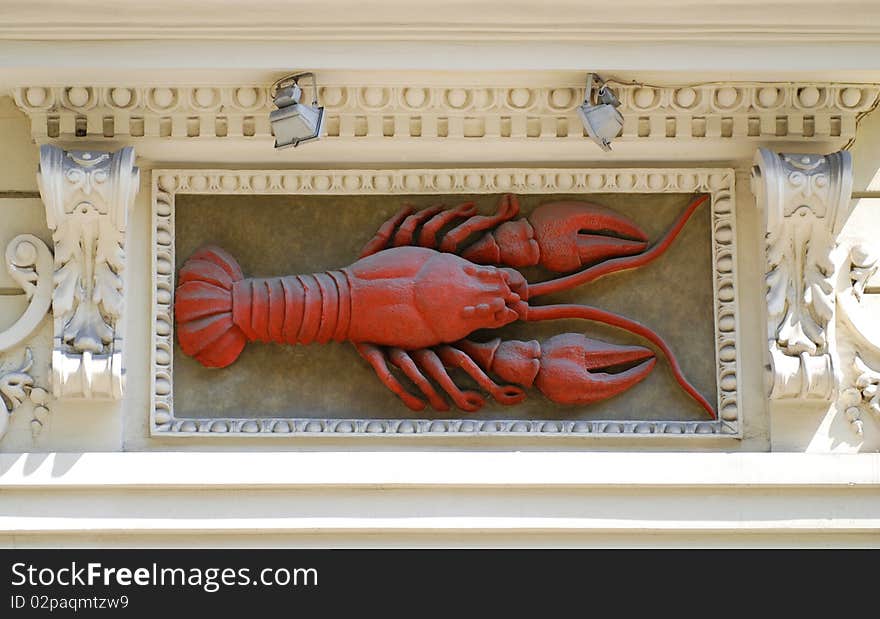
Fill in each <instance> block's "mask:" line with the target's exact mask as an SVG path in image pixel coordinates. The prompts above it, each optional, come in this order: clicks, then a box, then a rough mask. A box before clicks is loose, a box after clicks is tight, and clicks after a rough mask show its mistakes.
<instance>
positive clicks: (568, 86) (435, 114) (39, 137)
mask: <svg viewBox="0 0 880 619" xmlns="http://www.w3.org/2000/svg"><path fill="white" fill-rule="evenodd" d="M320 77H321V76H319V78H320ZM334 79H335V81H334ZM609 83H610V85H611V87H612V88H613V89H614V91H615V92H616V93H617V94H618V97H619V99H620V101H621V106H620V108H619V109H620V111H621V113H622V114H623V117H624V125H623V130H622V133H621V135H620V136H619V137H618V138H617V140H616V142H617V143H627V142H636V143H641V142H649V143H650V142H653V143H657V144H666V143H669V140H670V138H675V139H678V140H697V141H699V142H706V141H710V142H711V141H718V142H720V143H728V142H732V141H736V140H746V141H747V142H752V143H754V142H761V143H767V142H768V141H771V142H772V141H788V142H791V141H797V140H801V139H811V140H813V141H824V142H830V143H834V144H838V146H837V147H838V148H839V147H840V146H842V145H843V144H844V143H846V142H847V141H848V140H850V139H852V138H853V137H854V136H855V129H856V120H857V118H858V116H859V115H860V114H862V113H864V112H866V111H868V110H870V109H872V108H873V107H874V106H875V105H876V104H877V101H878V96H880V87H878V86H877V85H873V84H843V83H827V82H802V83H797V82H776V83H769V82H716V83H707V84H697V85H691V86H646V85H639V84H621V83H613V82H609ZM306 95H307V96H308V97H310V96H311V94H310V93H306ZM319 95H320V103H321V105H323V106H325V113H326V123H325V132H326V136H325V139H326V140H329V141H340V140H345V141H358V140H363V139H371V138H372V139H387V138H394V139H396V140H408V141H415V142H423V141H432V140H450V139H451V140H455V139H477V138H479V139H480V140H481V141H482V142H484V141H486V140H499V141H505V140H507V141H509V140H527V139H534V140H540V141H549V142H552V143H559V142H563V143H564V142H571V141H572V140H585V139H588V138H587V136H586V133H585V131H584V128H583V126H582V124H581V122H580V120H579V118H578V115H577V112H576V110H577V107H578V105H580V103H581V102H582V101H583V97H584V87H583V84H577V83H568V82H566V83H559V84H552V85H541V84H538V85H535V84H534V83H531V84H529V83H524V84H519V85H517V84H512V85H510V86H497V85H488V84H487V85H485V86H480V85H477V86H474V85H461V86H450V85H436V84H434V85H432V84H430V83H412V84H406V85H383V84H381V83H380V84H352V83H350V82H347V81H345V80H342V79H340V78H338V77H337V78H334V76H333V75H332V74H329V75H327V76H325V78H324V80H323V86H322V87H321V88H320V91H319ZM13 96H14V98H15V101H16V104H17V105H18V107H19V108H20V109H21V110H22V111H24V112H25V113H26V114H27V115H28V116H29V118H30V121H31V131H32V135H33V137H34V139H35V140H36V141H37V143H40V144H44V143H50V142H53V141H56V140H59V141H69V140H76V139H87V140H89V141H90V142H94V141H99V142H100V141H102V140H115V141H117V142H118V141H119V140H126V141H129V143H132V144H138V143H143V142H149V141H150V140H153V139H159V138H161V139H162V140H164V141H165V144H166V148H167V141H168V140H172V141H182V142H194V141H205V140H212V141H213V140H225V141H229V140H231V139H233V140H234V139H238V140H257V141H259V140H264V141H270V139H271V138H270V136H271V127H270V125H269V119H268V115H269V112H270V110H272V109H273V108H274V106H273V104H272V99H271V96H270V93H269V88H268V84H259V85H254V84H241V85H237V86H221V87H218V86H213V85H203V84H193V85H191V86H176V85H175V86H172V85H169V86H161V85H160V86H149V87H144V86H138V85H133V84H119V85H118V86H97V85H89V84H71V85H68V86H48V85H45V86H44V85H30V86H22V87H18V88H14V89H13ZM267 152H268V151H267Z"/></svg>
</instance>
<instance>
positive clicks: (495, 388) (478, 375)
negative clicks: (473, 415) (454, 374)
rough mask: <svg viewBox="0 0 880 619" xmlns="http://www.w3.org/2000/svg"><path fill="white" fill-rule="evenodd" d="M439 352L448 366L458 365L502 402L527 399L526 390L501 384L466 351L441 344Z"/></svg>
mask: <svg viewBox="0 0 880 619" xmlns="http://www.w3.org/2000/svg"><path fill="white" fill-rule="evenodd" d="M437 354H438V355H439V356H440V359H441V360H442V361H443V363H444V365H446V366H447V367H458V368H461V369H462V370H464V371H465V372H466V373H467V374H468V376H470V377H471V378H473V379H474V380H475V381H476V382H477V384H478V385H479V386H480V387H482V388H483V389H485V390H486V391H487V392H488V393H489V395H491V396H492V397H493V398H495V401H496V402H499V403H501V404H507V405H510V404H519V403H520V402H522V401H523V400H525V399H526V392H525V391H523V390H522V389H520V388H519V387H517V386H516V385H499V384H497V383H496V382H495V381H493V380H492V379H491V378H489V376H488V375H487V374H486V373H485V372H484V371H483V370H482V369H481V368H480V366H478V365H477V364H476V363H474V360H473V359H471V358H470V357H468V356H467V355H466V354H465V353H463V352H462V351H460V350H459V349H457V348H454V347H452V346H441V347H439V348H438V349H437Z"/></svg>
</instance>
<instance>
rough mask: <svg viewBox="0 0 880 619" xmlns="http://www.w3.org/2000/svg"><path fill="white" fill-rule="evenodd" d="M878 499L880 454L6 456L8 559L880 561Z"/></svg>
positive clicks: (0, 502) (0, 512)
mask: <svg viewBox="0 0 880 619" xmlns="http://www.w3.org/2000/svg"><path fill="white" fill-rule="evenodd" d="M878 487H880V455H877V454H864V455H807V454H719V453H706V454H703V453H700V454H697V453H687V454H645V453H641V454H639V453H627V454H623V453H472V452H469V453H464V452H447V453H416V452H396V453H351V452H338V453H329V452H321V453H230V452H227V453H222V452H215V453H179V452H176V453H88V454H48V455H43V454H7V455H3V456H0V546H3V545H12V546H16V547H18V546H30V545H40V544H46V543H49V542H51V543H52V544H56V545H65V544H72V545H79V544H81V543H83V540H86V541H88V540H93V541H94V540H101V544H102V545H112V544H123V545H125V544H126V543H129V545H130V542H126V541H125V540H132V539H136V540H139V541H138V542H137V543H138V544H142V543H144V540H149V543H151V544H159V545H175V544H180V543H181V541H180V540H186V542H185V543H192V542H193V541H194V540H201V541H202V542H204V541H205V540H209V543H210V544H212V545H222V544H224V543H227V542H229V540H234V539H238V540H243V539H246V538H247V539H253V540H262V539H268V538H267V537H266V536H270V537H272V536H274V537H272V539H273V540H276V542H277V543H278V544H280V545H285V544H293V545H298V544H303V543H305V544H308V543H311V542H309V540H314V539H319V538H320V539H321V540H323V541H322V542H321V543H322V544H324V545H330V546H333V545H341V546H351V545H352V544H353V543H365V542H369V540H374V543H377V544H378V543H379V542H375V540H380V539H381V540H386V541H387V542H388V543H391V542H394V543H395V544H398V545H400V544H403V545H406V544H407V543H411V544H418V543H417V542H407V541H406V540H407V539H409V540H414V539H421V540H427V539H431V540H434V543H443V544H445V545H461V544H469V545H474V544H477V545H479V544H483V543H488V541H487V540H489V539H490V538H492V539H496V538H498V536H507V537H504V539H505V540H507V541H506V542H505V543H506V544H508V545H518V544H519V543H525V542H528V541H529V540H531V541H532V543H534V541H535V540H536V539H538V537H536V536H540V539H542V540H544V542H543V543H546V544H551V545H562V546H565V545H572V544H575V545H576V544H577V543H584V540H586V539H587V538H588V537H589V539H593V540H597V539H605V538H609V537H608V536H617V537H616V538H615V539H626V540H629V543H637V540H642V542H638V543H651V540H653V539H654V536H657V535H670V534H676V535H679V536H682V535H684V536H686V537H684V538H681V539H691V538H693V536H702V537H701V538H700V539H702V540H703V541H702V542H701V543H703V544H705V543H707V540H712V539H727V540H728V542H729V541H730V540H731V539H746V538H745V537H743V536H749V535H752V536H754V535H763V536H765V538H766V536H768V535H769V536H771V537H770V538H767V539H774V540H780V541H783V540H788V542H786V543H812V542H813V541H815V540H820V539H822V540H825V541H824V542H823V543H825V544H827V543H829V541H828V540H839V542H840V543H846V540H853V539H857V538H858V539H863V541H864V540H868V541H867V543H869V545H870V544H871V543H873V542H871V541H870V540H874V538H875V537H876V536H877V534H878V533H880V492H878ZM413 536H421V537H413ZM468 536H470V537H468ZM493 536H494V537H493ZM590 536H592V537H590ZM597 536H598V537H597ZM621 536H622V537H621ZM687 536H689V537H687ZM706 536H709V537H706ZM829 536H833V537H829ZM858 536H862V537H858ZM865 536H867V537H865ZM468 539H469V540H470V541H466V540H468ZM609 539H610V538H609ZM174 540H177V541H176V542H175V541H174ZM334 540H335V541H334ZM576 540H581V541H580V542H577V541H576ZM811 540H812V541H811ZM229 543H232V542H229ZM239 543H241V542H240V541H239ZM835 543H836V542H835ZM876 543H877V544H880V538H878V539H877V540H876Z"/></svg>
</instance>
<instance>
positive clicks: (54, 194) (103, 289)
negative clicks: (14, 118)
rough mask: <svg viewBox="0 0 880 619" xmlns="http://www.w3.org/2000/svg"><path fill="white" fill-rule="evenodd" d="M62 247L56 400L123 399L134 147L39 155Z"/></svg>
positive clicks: (50, 219) (56, 302)
mask: <svg viewBox="0 0 880 619" xmlns="http://www.w3.org/2000/svg"><path fill="white" fill-rule="evenodd" d="M37 179H38V183H39V187H40V195H41V196H42V198H43V202H44V204H45V207H46V222H47V223H48V226H49V228H50V229H51V230H52V239H53V241H54V243H55V260H54V266H55V272H54V277H53V279H54V289H53V292H52V310H53V314H54V336H53V349H52V388H53V392H54V395H55V397H58V398H60V397H81V398H113V399H118V398H121V397H122V392H123V387H124V373H123V367H122V351H123V340H124V338H123V334H122V322H121V317H122V314H123V305H124V304H123V287H124V270H125V229H126V224H127V220H128V213H129V209H130V208H131V206H132V204H133V203H134V197H135V195H136V193H137V190H138V182H139V171H138V168H136V167H134V150H133V149H132V148H131V147H127V148H123V149H122V150H120V151H117V152H114V153H109V152H101V151H64V150H62V149H60V148H58V147H56V146H51V145H44V146H42V147H41V148H40V171H39V173H38V175H37Z"/></svg>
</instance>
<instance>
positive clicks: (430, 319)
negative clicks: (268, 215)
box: [174, 195, 715, 418]
mask: <svg viewBox="0 0 880 619" xmlns="http://www.w3.org/2000/svg"><path fill="white" fill-rule="evenodd" d="M707 198H708V196H701V197H699V198H697V199H695V200H694V201H693V202H691V204H690V205H689V206H688V207H687V208H686V209H685V211H684V212H683V213H682V214H681V215H679V217H678V219H677V220H676V222H675V223H674V224H673V226H672V227H671V228H670V229H669V231H667V232H666V234H665V235H664V236H663V237H662V238H661V239H660V240H659V241H658V242H656V243H655V244H653V245H651V246H649V241H648V238H647V236H646V235H645V234H644V232H642V230H640V229H639V228H638V227H637V226H636V225H635V224H634V223H633V222H631V221H629V220H628V219H627V218H625V217H623V216H622V215H620V214H618V213H615V212H614V211H612V210H609V209H607V208H604V207H601V206H597V205H594V204H589V203H586V202H554V203H550V204H544V205H542V206H539V207H538V208H536V209H535V210H534V212H533V213H532V214H531V215H529V216H528V217H527V218H520V219H515V218H516V216H517V215H518V214H519V202H518V201H517V199H516V197H515V196H512V195H507V196H504V197H503V198H502V199H501V202H500V204H499V207H498V210H497V212H496V213H495V214H494V215H489V216H485V215H477V214H476V208H475V205H474V204H473V203H466V204H462V205H460V206H458V207H455V208H452V209H445V210H444V209H442V208H440V207H436V208H428V209H423V210H421V211H417V212H413V209H412V208H409V207H407V208H404V209H402V210H401V211H400V212H398V213H397V214H396V215H394V216H393V217H392V218H391V219H389V220H388V221H387V222H385V224H383V225H382V227H381V228H379V231H378V232H377V233H376V235H375V236H374V237H373V238H372V239H371V240H370V241H369V242H368V243H367V245H366V246H365V247H364V250H363V252H362V253H361V256H360V259H359V260H357V262H355V263H354V264H352V265H351V266H348V267H346V268H343V269H339V270H336V271H327V272H325V273H315V274H312V275H291V276H286V277H272V278H265V279H257V278H245V277H244V274H243V273H242V271H241V268H240V267H239V266H238V263H237V262H236V261H235V259H234V258H233V257H232V256H230V255H229V254H228V253H227V252H225V251H224V250H222V249H220V248H218V247H203V248H202V249H200V250H198V251H197V252H196V253H195V254H193V255H192V257H190V259H189V260H187V261H186V263H185V264H184V266H183V267H182V268H181V269H180V272H179V275H178V287H177V292H176V299H175V307H174V311H175V316H176V318H177V324H178V329H177V334H178V335H177V337H178V340H179V342H180V346H181V349H182V350H183V352H184V353H185V354H187V355H190V356H193V357H195V358H196V359H197V360H198V361H199V362H200V363H202V364H203V365H205V366H208V367H225V366H228V365H229V364H231V363H232V362H233V361H235V360H236V359H237V358H238V355H239V354H240V353H241V351H242V349H243V348H244V346H245V344H246V343H247V342H249V341H262V342H279V343H286V344H311V343H313V342H317V343H326V342H329V341H331V340H333V341H338V342H341V341H344V340H348V341H350V342H352V343H354V345H355V348H357V351H358V352H359V353H360V354H361V356H363V358H364V359H366V360H367V362H368V363H369V364H370V365H371V366H372V367H373V369H374V370H375V372H376V374H377V375H378V376H379V379H380V380H381V381H382V382H383V383H384V384H385V385H386V386H387V387H388V388H389V389H390V390H391V391H393V392H394V393H395V394H397V395H398V396H399V397H400V399H401V400H403V402H404V404H406V405H407V406H408V407H409V408H411V409H412V410H417V411H418V410H422V409H424V408H425V405H426V403H428V404H430V405H431V407H432V408H434V409H435V410H438V411H446V410H449V403H448V402H447V400H446V398H445V397H444V396H442V395H441V394H440V393H439V392H438V390H437V388H436V386H439V387H440V388H441V389H442V390H443V392H445V393H446V394H447V395H448V396H449V398H451V399H452V401H453V402H454V403H455V405H456V406H457V407H458V408H460V409H462V410H465V411H476V410H478V409H479V408H480V407H482V406H483V404H484V403H485V399H484V396H483V394H481V393H479V392H477V391H470V390H463V389H461V388H460V387H458V386H457V385H456V384H455V382H453V380H452V378H451V376H450V374H449V372H448V371H447V370H448V369H450V368H460V369H461V370H463V371H464V372H465V373H467V374H468V375H469V376H470V377H471V378H472V379H473V380H474V381H475V382H476V383H477V385H479V387H480V388H481V389H482V390H484V391H485V392H486V393H488V394H489V395H490V396H492V397H493V398H494V399H495V400H497V401H498V402H500V403H502V404H516V403H518V402H521V401H522V400H523V399H524V398H525V397H526V392H525V391H524V388H530V387H536V388H537V389H538V390H539V391H541V393H543V394H544V395H545V396H546V397H548V398H549V399H550V400H552V401H554V402H558V403H562V404H590V403H592V402H597V401H599V400H603V399H605V398H609V397H611V396H614V395H617V394H619V393H622V392H623V391H625V390H627V389H629V388H630V387H632V386H633V385H635V384H636V383H638V382H639V381H641V380H642V379H644V378H645V377H646V376H647V375H648V374H649V373H650V372H651V370H652V369H653V367H654V364H655V362H656V359H655V358H654V353H653V351H651V350H650V349H648V348H644V347H641V346H617V345H613V344H607V343H604V342H600V341H597V340H593V339H589V338H587V337H584V336H583V335H580V334H574V333H565V334H562V335H557V336H555V337H551V338H550V339H548V340H546V341H544V342H542V343H540V344H539V343H538V342H536V341H529V342H523V341H516V340H513V341H501V340H499V339H495V340H492V341H490V342H486V343H478V342H473V341H470V340H468V339H465V338H467V337H468V335H470V334H471V333H473V332H474V331H477V330H478V329H494V328H498V327H503V326H504V325H507V324H509V323H511V322H514V321H516V320H524V321H538V320H553V319H559V318H581V319H585V320H590V321H595V322H600V323H604V324H608V325H612V326H614V327H618V328H620V329H624V330H626V331H629V332H631V333H634V334H636V335H639V336H641V337H642V338H644V339H646V340H647V341H649V342H651V343H652V344H654V345H655V346H656V347H657V348H659V349H660V350H661V351H662V352H663V354H664V355H665V357H666V358H667V360H668V361H669V364H670V366H671V368H672V372H673V374H674V376H675V379H676V380H677V381H678V383H679V384H680V385H681V387H682V388H683V389H684V390H685V391H687V393H688V394H690V395H691V397H693V398H694V399H695V400H696V401H697V402H699V404H700V405H701V406H702V407H703V408H704V409H705V410H706V411H707V412H708V413H709V415H711V416H712V418H715V412H714V410H713V408H712V406H711V405H710V404H709V402H708V401H706V399H705V398H704V397H703V396H702V395H701V394H700V393H699V392H697V390H696V389H695V388H694V387H693V386H692V385H691V384H690V383H689V382H688V381H687V379H686V378H685V377H684V375H683V374H682V372H681V369H680V367H679V365H678V362H677V361H676V359H675V356H674V355H673V354H672V351H671V350H670V349H669V346H667V345H666V343H665V342H664V341H663V339H662V338H661V337H660V336H659V335H657V334H656V333H655V332H654V331H652V330H651V329H649V328H648V327H646V326H644V325H642V324H640V323H638V322H635V321H633V320H630V319H628V318H625V317H623V316H620V315H617V314H613V313H611V312H606V311H604V310H601V309H599V308H596V307H590V306H586V305H569V304H562V305H532V304H531V302H532V301H533V300H534V299H535V298H537V297H539V296H541V295H545V294H549V293H551V292H558V291H561V290H566V289H568V288H572V287H574V286H578V285H581V284H585V283H587V282H590V281H593V280H595V279H597V278H599V277H602V276H604V275H608V274H610V273H614V272H616V271H622V270H625V269H632V268H636V267H640V266H643V265H645V264H648V263H649V262H651V261H652V260H655V259H656V258H658V257H659V256H660V255H661V254H663V252H664V251H666V249H667V248H668V247H669V246H670V245H671V244H672V242H673V241H674V240H675V238H676V236H677V235H678V233H679V232H680V231H681V229H682V228H683V227H684V225H685V223H687V220H688V218H689V217H690V216H691V214H693V212H694V211H695V210H696V209H697V208H698V207H699V206H700V205H701V204H702V203H703V202H705V201H706V200H707ZM450 226H452V227H451V229H449V230H448V232H446V233H445V234H442V231H443V230H445V229H448V228H450ZM480 232H482V233H484V234H483V236H482V237H481V238H479V239H478V240H476V241H475V242H473V243H472V244H470V245H469V246H467V247H466V248H464V249H463V250H461V251H460V247H461V246H462V245H463V244H464V243H465V242H466V241H467V239H469V238H470V237H471V236H472V235H473V234H475V233H480ZM438 237H440V238H438ZM459 254H460V255H459ZM493 265H503V266H493ZM533 265H540V266H542V267H544V268H546V269H548V270H550V271H553V272H557V273H570V274H568V275H565V276H562V277H559V278H557V279H551V280H549V281H544V282H540V283H535V284H529V283H528V282H526V280H525V278H524V277H523V276H522V275H521V274H520V273H519V272H518V271H516V270H514V269H512V268H505V267H524V266H533ZM578 269H580V270H578ZM389 362H390V364H391V365H393V366H396V367H397V368H398V369H399V370H400V372H402V374H403V375H404V376H406V378H407V379H409V380H410V381H411V382H412V384H413V385H414V386H415V387H416V388H417V389H418V391H419V392H420V394H421V397H417V396H415V395H413V394H412V393H410V392H409V391H408V390H407V389H406V388H404V386H403V385H402V384H401V382H400V381H399V380H398V378H397V377H396V376H395V375H394V374H393V373H392V371H391V368H390V366H389ZM490 374H491V375H494V376H496V377H497V378H499V379H501V380H502V381H504V382H505V383H506V384H498V383H496V382H495V380H493V379H492V378H491V377H490ZM432 381H433V382H432ZM435 385H436V386H435Z"/></svg>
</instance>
